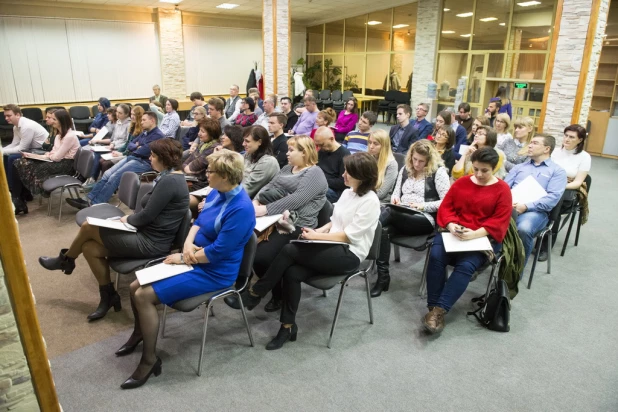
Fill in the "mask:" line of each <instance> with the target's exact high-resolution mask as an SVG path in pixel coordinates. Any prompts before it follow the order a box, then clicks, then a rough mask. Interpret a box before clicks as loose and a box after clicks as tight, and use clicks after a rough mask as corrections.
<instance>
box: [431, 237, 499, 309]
mask: <svg viewBox="0 0 618 412" xmlns="http://www.w3.org/2000/svg"><path fill="white" fill-rule="evenodd" d="M492 246H493V249H494V252H496V253H497V252H498V251H499V250H500V249H501V248H502V245H501V244H498V243H494V244H492ZM485 261H487V256H486V255H485V253H483V252H458V253H446V250H445V249H444V242H443V241H442V235H441V234H438V235H437V236H436V238H435V239H434V242H433V247H432V248H431V254H430V256H429V264H428V265H427V306H436V307H440V308H442V309H444V310H446V311H447V312H448V311H450V310H451V308H452V307H453V305H454V304H455V302H457V300H458V299H459V298H460V297H461V295H463V293H464V292H465V291H466V288H467V287H468V284H469V283H470V279H471V278H472V275H473V274H474V272H475V271H476V270H477V269H478V268H480V267H481V266H482V265H483V263H485ZM448 265H451V266H454V269H453V273H451V276H450V277H449V278H448V280H446V276H445V274H446V267H447V266H448Z"/></svg>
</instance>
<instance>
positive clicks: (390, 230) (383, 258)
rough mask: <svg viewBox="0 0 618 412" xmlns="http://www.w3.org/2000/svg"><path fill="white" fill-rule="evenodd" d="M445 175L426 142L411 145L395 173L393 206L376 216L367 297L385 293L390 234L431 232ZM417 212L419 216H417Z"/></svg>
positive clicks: (444, 188)
mask: <svg viewBox="0 0 618 412" xmlns="http://www.w3.org/2000/svg"><path fill="white" fill-rule="evenodd" d="M450 186H451V184H450V180H449V176H448V172H447V170H446V168H445V167H444V165H443V163H442V157H441V156H440V153H438V151H437V150H436V148H435V146H434V145H433V143H431V142H430V141H429V140H426V139H421V140H419V141H417V142H415V143H414V144H413V145H412V146H411V147H410V150H409V151H408V154H407V156H406V164H405V166H404V167H402V168H401V170H400V171H399V175H398V176H397V183H396V184H395V190H394V191H393V195H392V196H391V203H392V204H394V205H400V206H406V207H409V208H411V209H413V210H414V211H410V212H407V211H406V210H405V209H404V210H402V209H401V208H400V207H393V206H389V207H384V208H382V211H381V214H380V222H381V223H382V239H381V242H380V255H379V256H378V259H377V262H376V263H377V267H378V280H377V282H376V284H375V285H374V286H373V288H372V289H371V296H372V297H378V296H380V295H381V294H382V292H386V291H388V287H389V284H390V280H391V278H390V274H389V259H390V254H391V243H390V237H391V236H393V235H406V236H421V235H428V234H430V233H432V232H433V231H434V227H435V225H436V214H437V213H438V208H439V207H440V204H441V203H442V199H444V197H445V196H446V193H447V192H448V190H449V188H450ZM418 212H420V213H418Z"/></svg>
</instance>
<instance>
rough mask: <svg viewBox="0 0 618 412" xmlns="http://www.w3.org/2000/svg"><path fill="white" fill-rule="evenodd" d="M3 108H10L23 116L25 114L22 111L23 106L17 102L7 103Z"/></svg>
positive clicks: (14, 112)
mask: <svg viewBox="0 0 618 412" xmlns="http://www.w3.org/2000/svg"><path fill="white" fill-rule="evenodd" d="M2 110H10V111H12V112H13V114H18V115H20V116H23V114H22V113H21V108H20V107H19V106H18V105H16V104H7V105H5V106H4V107H3V108H2Z"/></svg>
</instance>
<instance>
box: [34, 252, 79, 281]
mask: <svg viewBox="0 0 618 412" xmlns="http://www.w3.org/2000/svg"><path fill="white" fill-rule="evenodd" d="M68 251H69V249H61V250H60V254H59V255H58V257H48V256H41V257H40V258H39V264H40V265H41V266H43V267H44V268H45V269H47V270H61V271H62V272H64V274H65V275H70V274H71V273H73V270H74V269H75V259H73V258H70V257H68V256H67V252H68Z"/></svg>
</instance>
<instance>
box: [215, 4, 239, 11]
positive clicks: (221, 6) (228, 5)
mask: <svg viewBox="0 0 618 412" xmlns="http://www.w3.org/2000/svg"><path fill="white" fill-rule="evenodd" d="M238 6H239V5H238V4H233V3H221V4H219V5H218V6H217V8H218V9H226V10H231V9H235V8H236V7H238Z"/></svg>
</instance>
